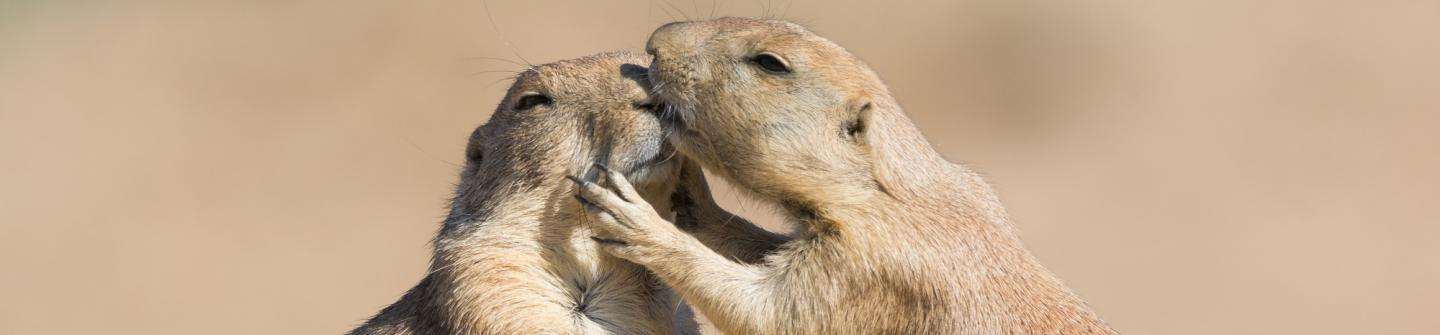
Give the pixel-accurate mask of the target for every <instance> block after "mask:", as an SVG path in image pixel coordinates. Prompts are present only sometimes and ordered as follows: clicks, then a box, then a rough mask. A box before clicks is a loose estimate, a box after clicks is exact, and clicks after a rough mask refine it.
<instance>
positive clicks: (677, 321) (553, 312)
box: [351, 53, 698, 334]
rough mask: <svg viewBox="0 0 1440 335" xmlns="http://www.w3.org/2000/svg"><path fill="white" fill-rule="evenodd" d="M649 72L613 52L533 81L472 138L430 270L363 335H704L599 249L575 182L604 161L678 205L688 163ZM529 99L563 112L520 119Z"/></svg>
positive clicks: (544, 109)
mask: <svg viewBox="0 0 1440 335" xmlns="http://www.w3.org/2000/svg"><path fill="white" fill-rule="evenodd" d="M648 61H649V60H648V58H647V57H643V56H639V55H635V54H630V53H608V54H601V55H596V56H591V57H586V58H580V59H575V60H567V61H562V62H557V63H552V64H546V65H541V66H537V67H534V68H532V69H529V70H527V71H525V72H523V73H521V74H520V75H519V76H518V78H517V79H516V81H515V83H514V85H513V86H512V87H511V88H510V91H509V93H508V94H507V95H506V97H505V100H504V101H503V102H502V103H501V104H500V106H499V107H497V109H496V111H495V113H494V114H493V115H492V116H491V119H490V121H489V122H488V123H486V124H485V125H484V126H481V127H479V128H478V129H476V131H475V132H474V134H473V135H472V136H471V139H470V145H469V148H468V149H467V163H466V166H465V169H464V171H463V172H462V174H461V183H460V185H459V186H458V187H457V192H456V197H455V200H454V204H453V206H452V213H451V214H450V216H449V218H448V219H447V220H446V223H445V226H444V227H443V228H442V229H441V231H440V233H439V236H438V237H437V238H436V239H435V250H434V258H433V260H432V263H431V266H430V273H429V274H428V275H427V276H426V277H425V278H424V279H423V280H422V281H421V282H420V284H419V285H416V286H415V288H413V289H411V290H410V291H409V292H408V293H406V294H405V295H404V297H402V298H400V301H398V302H396V303H395V304H393V305H391V306H390V307H388V308H385V309H384V310H383V311H381V312H380V313H379V314H378V315H376V316H375V317H374V318H373V319H371V320H370V321H369V322H366V323H365V325H363V326H361V327H359V328H358V329H355V330H354V331H352V332H351V334H673V333H698V330H697V326H696V324H695V322H694V318H693V315H692V314H691V313H690V312H689V310H688V308H686V307H683V306H681V305H680V304H679V298H678V297H677V296H676V295H675V294H674V293H673V291H671V290H669V289H668V288H666V287H665V286H664V285H662V284H661V283H660V282H659V280H657V279H656V278H654V277H653V275H651V274H650V273H649V272H648V271H646V270H645V269H643V268H641V267H639V266H636V265H635V264H633V263H630V262H626V261H624V260H621V259H618V258H615V257H613V256H610V255H607V254H604V253H602V252H600V251H599V250H598V249H597V247H596V242H595V241H593V240H591V235H592V233H591V232H590V228H589V226H588V225H586V224H584V223H582V220H583V219H584V217H582V216H581V215H580V208H579V207H578V205H577V204H576V203H575V200H574V198H573V195H574V191H573V188H572V186H571V184H570V183H569V182H566V181H564V180H563V177H564V176H567V175H585V174H587V173H594V171H595V169H594V168H592V164H594V163H603V164H607V165H608V166H610V167H612V168H614V169H616V170H620V171H625V173H626V174H627V175H629V176H630V177H632V178H635V180H636V181H637V185H638V186H639V187H640V189H641V191H639V193H640V194H641V196H642V197H643V198H644V199H645V200H646V201H650V202H652V203H654V204H656V206H660V207H661V208H665V207H668V206H669V205H668V203H669V196H670V194H671V193H672V191H673V190H674V189H675V187H676V177H677V175H678V173H679V167H680V164H681V163H680V162H681V159H679V158H678V157H675V156H674V152H673V150H672V149H670V147H669V146H668V144H666V143H665V139H664V134H663V132H662V127H661V124H660V123H659V119H658V118H657V117H656V116H655V115H654V114H653V113H654V111H653V110H650V109H649V107H648V106H646V104H648V95H647V94H646V89H645V85H644V84H645V83H644V80H645V78H644V73H645V68H644V67H643V64H645V63H646V62H648ZM527 92H533V93H541V94H544V95H545V96H548V97H550V98H551V99H552V100H553V101H552V102H551V103H549V104H545V105H539V106H536V107H533V108H531V109H529V110H516V108H517V105H516V104H517V103H518V101H517V100H519V99H521V98H522V97H523V96H525V95H526V94H527Z"/></svg>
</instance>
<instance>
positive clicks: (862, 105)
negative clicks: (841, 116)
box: [845, 98, 875, 145]
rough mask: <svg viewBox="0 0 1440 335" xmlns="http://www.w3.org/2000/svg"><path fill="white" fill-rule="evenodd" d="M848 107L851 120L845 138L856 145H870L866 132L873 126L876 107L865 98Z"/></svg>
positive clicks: (852, 101) (847, 124) (846, 128)
mask: <svg viewBox="0 0 1440 335" xmlns="http://www.w3.org/2000/svg"><path fill="white" fill-rule="evenodd" d="M848 105H849V106H848V108H847V109H848V110H849V111H850V117H851V119H850V121H848V122H846V123H845V137H846V138H849V139H850V140H851V141H854V142H855V143H856V144H862V145H863V144H869V141H868V140H867V139H866V138H867V137H868V136H866V135H868V134H866V130H869V129H870V126H871V125H872V118H873V115H874V112H873V111H874V109H875V105H874V104H873V103H871V102H870V99H864V98H859V99H853V100H851V101H850V103H849V104H848Z"/></svg>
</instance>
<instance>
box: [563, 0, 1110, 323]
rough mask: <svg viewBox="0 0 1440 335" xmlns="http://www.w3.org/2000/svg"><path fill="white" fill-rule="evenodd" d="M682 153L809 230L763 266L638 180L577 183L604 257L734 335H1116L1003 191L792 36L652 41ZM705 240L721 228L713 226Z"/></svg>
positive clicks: (732, 34)
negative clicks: (670, 209) (665, 287)
mask: <svg viewBox="0 0 1440 335" xmlns="http://www.w3.org/2000/svg"><path fill="white" fill-rule="evenodd" d="M647 49H648V51H649V52H650V53H651V54H652V55H653V56H654V57H655V59H654V61H653V63H652V64H651V68H652V81H653V82H654V84H655V86H656V89H655V90H654V94H655V95H656V97H657V98H658V99H659V100H660V102H662V103H663V104H668V105H669V106H670V108H673V112H674V113H676V114H677V115H676V117H678V120H677V123H678V124H679V126H678V129H677V130H676V132H675V133H674V134H673V135H672V136H671V142H672V143H674V144H675V145H676V147H677V148H678V149H679V150H680V151H681V152H682V153H684V154H685V155H687V156H689V157H691V158H693V159H695V160H697V161H699V162H700V163H701V164H703V165H704V167H705V168H706V169H709V170H710V171H711V172H713V173H715V174H717V175H719V176H721V177H723V178H725V179H727V180H728V181H730V182H732V183H734V184H735V185H737V186H739V187H740V188H742V189H745V190H748V191H749V192H751V193H752V194H753V195H754V196H755V197H757V198H760V199H761V200H764V201H769V202H773V203H776V204H778V205H779V206H780V207H781V208H783V209H784V211H785V212H786V214H787V217H788V218H789V219H790V220H793V221H795V222H796V223H797V224H799V225H800V226H801V227H802V228H803V229H802V230H801V231H800V232H798V234H797V236H795V237H794V240H793V241H791V242H789V243H786V244H785V245H783V246H782V247H780V248H779V249H778V250H777V251H775V252H773V253H771V254H769V255H767V256H765V259H764V262H763V263H761V264H757V265H751V264H742V263H738V262H735V261H732V260H730V259H727V258H726V257H724V256H723V255H719V254H716V253H715V252H712V251H710V250H709V249H707V248H705V247H703V246H702V244H701V243H700V242H699V241H697V240H696V239H695V238H692V237H690V236H688V235H686V234H683V233H681V232H680V231H679V230H677V229H675V228H673V226H672V225H671V224H670V223H668V222H666V221H664V220H662V219H661V218H660V216H658V215H657V214H656V212H655V211H654V210H653V209H652V208H651V206H650V205H649V204H647V203H646V202H645V201H643V200H640V196H639V195H637V193H635V191H634V190H633V189H632V188H631V187H630V186H629V185H630V184H629V183H628V182H627V181H626V177H625V176H623V175H620V174H608V175H606V176H605V177H604V178H602V179H603V180H602V181H599V182H598V183H597V182H588V181H582V182H580V183H579V185H580V191H581V194H582V195H583V201H582V202H584V203H587V204H589V205H587V208H590V209H591V214H593V215H595V217H596V219H597V220H595V221H593V222H595V224H596V232H597V233H599V234H600V236H601V238H603V239H606V240H612V241H613V242H612V243H607V244H606V245H605V247H604V249H605V250H607V251H609V252H611V253H613V254H615V255H617V256H620V257H622V258H625V259H628V260H631V261H634V262H636V263H638V264H641V265H644V266H645V267H647V268H649V269H650V270H652V271H653V272H654V273H656V274H657V275H658V276H659V277H660V278H661V279H663V280H664V281H665V283H667V284H669V285H670V286H671V287H673V288H675V289H676V290H677V291H679V292H680V293H681V295H682V296H684V297H685V299H686V301H687V302H688V303H689V304H690V305H691V306H692V307H694V308H696V309H697V310H699V311H701V312H703V313H704V314H705V315H706V316H708V317H709V318H710V319H711V320H712V321H713V322H714V323H715V325H716V326H717V327H718V328H720V329H721V330H724V331H726V332H727V333H732V334H1113V333H1115V332H1114V330H1112V329H1110V328H1109V327H1108V326H1107V325H1106V324H1105V322H1104V321H1102V320H1101V319H1100V318H1099V317H1098V316H1097V315H1096V314H1095V313H1094V312H1092V311H1091V309H1090V308H1089V307H1088V306H1087V305H1086V304H1085V303H1084V302H1083V301H1081V300H1080V298H1078V297H1077V296H1076V295H1075V294H1073V293H1071V291H1070V290H1069V289H1067V288H1066V287H1065V286H1064V285H1063V284H1062V283H1061V282H1060V280H1059V279H1057V278H1056V277H1055V276H1053V275H1052V274H1051V273H1050V272H1049V271H1048V270H1046V269H1045V268H1044V267H1042V266H1041V265H1040V264H1039V262H1037V261H1036V259H1035V258H1034V257H1033V256H1031V254H1030V253H1029V252H1028V251H1027V250H1026V249H1025V248H1024V247H1023V246H1022V245H1021V243H1020V240H1019V238H1018V237H1017V236H1016V232H1015V230H1014V228H1013V226H1012V224H1011V223H1010V220H1009V219H1008V218H1007V214H1006V212H1005V210H1004V208H1003V207H1002V206H1001V204H1000V202H999V201H998V200H997V198H996V196H995V194H994V192H993V191H992V190H991V189H990V187H989V186H988V185H987V184H986V183H985V182H984V181H982V180H981V179H980V177H978V176H976V175H975V174H974V173H972V172H970V171H969V170H967V169H966V168H964V167H962V166H959V165H956V164H953V163H950V162H948V161H945V160H944V159H943V158H941V157H940V155H939V154H937V153H936V152H935V151H934V149H932V148H931V147H930V145H929V143H928V142H927V141H926V140H925V139H924V137H922V136H921V134H920V132H919V131H918V130H917V129H916V128H915V126H914V125H913V124H911V122H910V120H909V119H908V118H907V117H906V116H905V114H904V113H903V112H902V111H901V108H900V106H899V105H898V104H897V103H896V102H895V101H894V99H893V98H892V97H891V95H890V93H889V92H888V90H887V88H886V87H885V85H884V84H883V83H882V82H881V81H880V79H879V78H878V76H876V75H875V73H873V72H872V71H871V70H870V69H869V67H867V66H866V65H865V64H864V63H862V62H861V61H860V60H858V59H856V58H855V57H854V56H852V55H851V54H850V53H848V52H847V51H845V50H844V49H842V48H841V47H840V46H838V45H836V44H834V43H832V42H830V41H829V40H827V39H825V38H822V37H820V36H817V35H815V34H814V33H811V32H810V31H808V30H806V29H804V28H802V27H800V26H798V25H795V24H791V23H788V22H783V21H774V20H757V19H746V18H722V19H717V20H711V21H698V22H681V23H672V24H668V25H665V26H663V27H661V28H659V29H658V30H656V31H655V33H654V34H653V35H651V37H650V40H649V43H648V46H647ZM697 224H699V225H706V224H718V223H717V222H698V223H697Z"/></svg>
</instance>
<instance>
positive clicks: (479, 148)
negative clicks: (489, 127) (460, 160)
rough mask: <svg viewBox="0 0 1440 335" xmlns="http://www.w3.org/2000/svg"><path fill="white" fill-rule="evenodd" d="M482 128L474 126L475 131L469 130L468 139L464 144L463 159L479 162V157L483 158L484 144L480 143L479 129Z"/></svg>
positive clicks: (481, 129)
mask: <svg viewBox="0 0 1440 335" xmlns="http://www.w3.org/2000/svg"><path fill="white" fill-rule="evenodd" d="M483 130H484V128H476V129H475V131H473V132H470V141H469V143H467V144H466V145H465V160H467V161H470V162H480V160H481V159H483V158H485V157H484V156H485V146H484V145H482V144H481V143H480V137H481V131H483Z"/></svg>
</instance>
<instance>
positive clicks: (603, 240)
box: [570, 166, 780, 334]
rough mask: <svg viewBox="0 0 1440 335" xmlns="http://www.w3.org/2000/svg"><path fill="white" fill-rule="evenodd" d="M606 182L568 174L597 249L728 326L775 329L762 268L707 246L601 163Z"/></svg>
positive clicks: (769, 290) (749, 330)
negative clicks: (642, 271)
mask: <svg viewBox="0 0 1440 335" xmlns="http://www.w3.org/2000/svg"><path fill="white" fill-rule="evenodd" d="M600 170H601V171H603V173H602V175H603V176H604V179H605V181H604V183H605V184H606V185H605V186H602V185H601V184H599V183H595V182H590V181H585V180H581V179H579V178H576V177H570V180H572V181H574V182H575V183H576V185H577V187H578V189H579V195H577V196H576V199H578V200H579V201H580V202H581V204H583V206H584V207H585V208H586V212H587V213H588V214H589V215H588V216H589V217H590V218H591V220H589V221H590V223H591V225H592V229H593V230H594V231H595V232H596V234H597V236H595V237H594V238H595V239H596V241H598V242H600V245H601V249H603V250H605V251H607V252H609V253H610V254H613V255H615V256H616V257H620V258H623V259H626V260H629V261H631V262H634V263H636V264H640V265H641V266H644V267H646V268H648V269H650V271H651V272H654V273H655V275H657V276H659V277H660V279H661V280H663V281H665V283H666V284H667V285H670V287H672V288H674V289H675V290H676V291H678V292H680V295H681V296H683V297H684V298H685V300H686V301H687V302H689V303H690V304H691V305H692V306H694V307H696V308H697V309H699V310H700V311H701V312H702V313H705V315H706V316H709V317H710V318H711V321H713V322H715V323H716V325H717V326H720V327H721V328H722V329H726V330H727V331H731V332H737V333H744V334H758V333H769V331H766V330H767V329H775V327H776V326H778V325H777V324H775V323H774V322H775V320H774V317H773V316H775V315H780V313H779V312H780V311H777V310H773V309H776V308H778V306H779V305H778V304H776V301H773V300H775V298H776V295H775V290H774V286H773V285H772V284H771V283H770V282H769V281H767V280H766V278H767V277H766V276H765V268H762V267H759V266H754V265H747V264H740V263H736V262H733V261H731V260H730V259H727V258H726V257H725V256H722V255H720V254H718V253H716V252H715V251H714V250H711V249H710V248H707V247H706V246H705V245H704V244H702V243H700V241H699V240H696V239H695V237H693V236H690V235H688V234H685V233H684V232H682V231H680V229H679V228H676V227H675V225H673V224H671V223H670V222H668V221H665V219H664V218H662V217H660V215H659V214H658V213H656V212H655V209H654V208H652V207H651V206H650V204H649V203H646V202H645V200H643V199H642V198H640V196H639V194H638V193H636V192H635V189H634V187H632V186H631V185H630V182H629V181H627V180H626V179H625V176H623V175H621V174H620V173H617V172H615V171H611V170H610V169H608V168H605V167H603V166H600Z"/></svg>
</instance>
